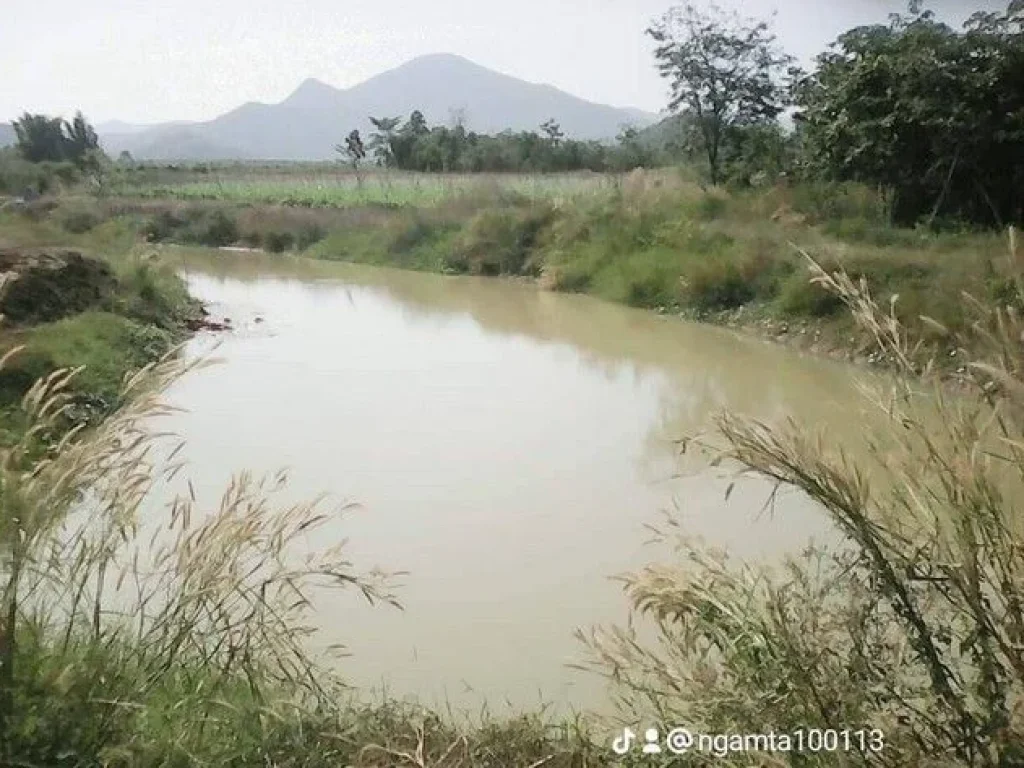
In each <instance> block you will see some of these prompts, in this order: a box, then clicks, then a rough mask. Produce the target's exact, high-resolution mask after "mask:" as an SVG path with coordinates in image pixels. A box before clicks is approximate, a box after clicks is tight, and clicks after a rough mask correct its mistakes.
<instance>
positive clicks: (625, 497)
mask: <svg viewBox="0 0 1024 768" xmlns="http://www.w3.org/2000/svg"><path fill="white" fill-rule="evenodd" d="M175 258H180V259H181V266H182V268H183V270H184V271H185V273H186V274H187V277H188V281H189V284H190V286H191V289H192V291H193V293H194V294H195V295H197V296H198V297H200V298H201V299H203V300H204V301H206V302H207V303H208V304H209V305H210V306H211V308H212V310H213V312H214V314H219V315H226V316H228V317H230V318H231V319H232V321H233V323H234V324H235V326H236V330H234V331H233V332H230V333H227V334H216V335H211V334H201V335H200V336H199V337H198V338H197V339H195V340H194V341H193V342H192V344H191V347H190V352H191V353H194V354H200V353H203V352H205V351H207V350H208V349H209V347H210V345H211V344H212V343H213V342H214V341H219V348H218V349H217V352H216V354H217V356H218V357H220V358H222V359H223V361H224V362H223V364H221V365H219V366H215V367H212V368H207V369H204V370H202V371H198V372H196V373H194V374H192V375H190V376H189V377H187V378H186V379H184V380H182V381H181V382H179V383H178V384H176V385H175V386H174V387H173V388H172V389H171V391H170V392H169V393H168V398H169V400H170V401H171V402H172V403H174V404H175V405H179V406H182V407H183V408H185V409H187V412H186V413H183V414H182V415H180V416H178V417H175V419H174V423H173V425H172V427H173V428H174V429H175V430H176V431H177V432H178V433H179V434H181V435H182V436H183V437H184V438H185V439H186V440H187V441H188V448H187V451H186V453H187V457H188V458H189V460H190V471H189V473H188V474H189V476H190V477H191V479H192V482H193V485H194V486H195V488H196V490H197V492H198V493H199V494H200V496H201V497H203V498H205V499H216V498H217V497H218V496H219V493H220V491H221V490H222V489H223V487H224V486H225V484H226V483H227V481H228V479H229V478H230V476H231V474H232V473H233V472H235V471H237V470H240V469H243V468H247V469H250V470H253V471H255V472H262V471H273V470H276V469H278V468H280V467H282V466H287V467H290V468H291V478H292V486H291V492H292V493H293V494H295V495H298V496H309V497H311V496H315V495H317V494H318V493H320V492H322V491H326V492H329V493H330V494H332V496H333V498H335V499H337V500H351V501H355V502H358V503H359V504H360V505H361V509H360V510H359V511H358V512H355V513H353V514H352V515H350V516H348V517H346V518H344V519H341V520H338V521H336V522H335V523H332V525H331V527H330V528H329V530H328V534H327V536H325V538H324V541H323V542H322V543H328V539H331V538H333V537H337V538H342V537H347V538H348V539H350V545H349V554H350V556H351V559H352V560H354V561H355V563H356V564H357V565H361V566H367V567H368V566H374V565H379V566H381V567H383V568H385V569H388V570H405V571H408V572H409V575H408V576H407V577H406V578H405V579H404V586H403V588H402V589H401V591H400V599H401V601H402V602H403V603H404V606H405V610H404V611H401V612H400V611H397V610H393V609H390V608H379V607H378V608H369V607H367V606H365V605H364V604H362V603H360V602H359V601H358V600H357V599H356V598H355V597H352V596H339V597H337V598H332V599H329V600H327V601H323V602H321V604H320V605H318V611H319V616H320V617H322V618H321V620H320V624H321V626H322V627H323V638H322V642H325V643H327V642H342V643H345V644H346V645H347V646H348V647H349V649H350V650H351V652H352V654H353V656H352V657H351V658H350V659H347V660H345V661H344V662H343V667H342V671H343V672H344V674H345V675H346V676H347V677H348V678H349V679H350V680H351V681H352V682H353V683H356V684H358V685H361V686H365V687H371V688H380V687H387V689H388V690H389V691H390V692H391V693H392V694H398V695H407V694H408V695H415V696H418V697H419V698H421V699H423V700H426V701H428V702H435V701H438V700H445V699H447V700H449V701H451V702H452V703H454V704H456V705H459V706H462V705H466V706H475V705H476V704H478V703H479V702H480V701H481V700H482V699H486V700H487V701H489V702H490V703H491V704H492V705H495V704H500V703H502V702H505V701H508V702H511V703H512V704H513V705H514V706H517V707H518V706H530V705H533V704H536V703H537V702H538V700H540V699H543V700H545V701H549V702H553V703H555V704H556V705H561V706H571V707H587V706H599V702H600V700H601V688H600V684H599V681H597V680H595V679H593V678H591V677H589V676H587V675H584V674H582V673H579V672H576V671H574V670H572V669H570V668H569V667H568V666H567V664H568V663H570V662H573V661H574V660H577V659H578V658H579V655H580V653H579V651H580V649H579V647H578V646H577V643H576V641H575V640H574V639H573V636H572V634H573V630H574V629H575V628H577V627H587V626H590V625H592V624H595V623H607V622H614V621H621V620H623V619H624V618H625V616H626V603H625V601H624V598H623V596H622V594H621V591H620V589H619V587H618V586H617V585H616V584H615V583H614V582H612V581H611V580H610V579H609V577H610V576H613V575H615V574H617V573H620V572H622V571H625V570H629V569H631V568H635V567H637V566H640V565H643V564H644V563H646V562H650V561H651V560H652V559H653V558H655V557H657V556H658V555H659V554H662V553H660V552H658V551H656V550H653V549H651V548H650V547H649V546H645V541H646V540H647V539H648V538H649V537H648V534H647V532H646V530H645V528H644V526H645V524H648V523H652V522H657V521H658V520H659V518H660V515H661V512H662V511H664V510H668V509H673V508H677V509H678V512H679V514H680V515H681V516H682V519H683V520H684V521H685V525H686V527H687V528H688V530H690V531H692V532H693V533H694V534H698V535H701V536H703V537H705V538H706V539H707V540H708V541H709V542H710V543H712V544H715V545H719V546H723V547H726V548H728V549H729V550H730V552H732V553H734V554H735V555H737V556H738V557H743V558H766V559H774V558H778V557H779V556H780V555H781V554H783V553H786V552H792V551H795V550H796V549H798V548H800V547H802V546H803V545H804V544H806V543H807V541H808V539H810V538H812V537H815V538H818V539H819V540H820V539H821V538H826V537H828V535H829V532H828V529H827V527H826V525H825V524H824V521H823V519H822V517H821V515H820V514H819V513H818V512H817V511H816V510H814V509H813V508H811V506H810V505H809V504H808V503H806V502H805V501H803V500H802V499H800V498H798V497H795V496H793V495H789V496H786V497H784V499H783V501H782V502H781V503H780V505H779V510H778V512H777V513H776V515H775V516H774V517H771V516H765V515H760V516H759V515H758V514H757V511H758V510H759V509H760V507H761V505H762V503H763V502H764V501H765V498H766V495H767V490H768V489H767V487H766V486H765V485H764V484H762V483H760V482H757V481H753V480H750V481H745V482H743V483H741V484H740V485H739V486H738V487H737V489H736V491H735V492H734V493H733V494H732V495H731V496H730V498H729V500H728V501H726V500H725V499H724V498H723V496H724V490H725V488H726V486H727V485H728V483H729V482H730V480H731V478H730V477H729V476H728V475H726V474H725V473H723V471H722V470H711V469H708V468H701V467H700V466H699V465H694V464H692V463H691V465H690V466H689V467H688V468H685V469H687V470H688V471H687V472H685V473H684V475H683V476H679V475H680V470H681V469H683V468H682V467H681V464H680V461H679V459H678V457H677V455H676V453H677V451H676V447H675V445H674V443H673V439H674V438H678V437H681V436H684V435H687V434H692V433H693V432H694V431H696V430H698V429H700V428H701V427H702V426H705V425H706V424H707V420H708V417H709V416H711V415H712V414H713V413H714V412H715V411H717V410H718V409H720V408H722V407H729V408H732V409H735V410H738V411H741V412H744V413H747V414H750V415H754V416H758V417H760V418H763V419H768V420H773V419H778V418H781V417H783V416H786V415H792V416H793V417H795V418H797V419H798V420H801V421H803V422H806V423H808V424H809V425H817V424H822V423H825V424H827V425H828V427H829V430H830V434H831V435H834V436H835V439H837V440H838V439H842V438H843V436H844V435H845V436H852V435H855V434H856V433H857V431H858V429H859V424H860V415H859V413H860V410H859V409H860V408H861V400H860V397H859V396H858V395H857V394H856V392H855V389H854V382H853V380H852V376H851V372H850V370H849V369H848V368H846V367H843V366H839V365H835V364H830V363H826V362H822V361H819V360H814V359H809V358H805V357H801V356H799V355H797V354H795V353H792V352H790V351H788V350H785V349H782V348H778V347H776V346H772V345H769V344H766V343H763V342H760V341H756V340H752V339H748V338H743V337H739V336H737V335H735V334H732V333H730V332H727V331H724V330H721V329H715V328H710V327H705V326H700V325H695V324H688V323H683V322H680V321H678V320H675V319H669V318H661V317H658V316H656V315H655V314H653V313H649V312H643V311H636V310H631V309H628V308H624V307H620V306H615V305H611V304H606V303H602V302H600V301H596V300H593V299H590V298H586V297H580V296H569V295H561V294H554V293H547V292H542V291H538V290H536V289H535V288H533V287H531V286H528V285H520V284H515V283H512V282H507V281H502V280H488V279H466V278H445V277H440V276H436V275H426V274H418V273H410V272H401V271H392V270H383V269H374V268H363V267H356V266H351V265H340V264H328V263H323V262H310V261H304V260H299V259H287V258H283V257H264V256H260V255H254V254H228V253H223V252H220V253H217V252H179V253H178V254H177V255H176V256H175ZM257 318H259V320H257Z"/></svg>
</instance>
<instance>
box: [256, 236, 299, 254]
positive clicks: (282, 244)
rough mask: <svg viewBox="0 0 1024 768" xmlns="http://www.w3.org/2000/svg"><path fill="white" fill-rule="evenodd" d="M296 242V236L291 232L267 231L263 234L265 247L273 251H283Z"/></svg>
mask: <svg viewBox="0 0 1024 768" xmlns="http://www.w3.org/2000/svg"><path fill="white" fill-rule="evenodd" d="M294 242H295V236H294V235H292V233H291V232H266V233H264V235H263V247H264V248H265V249H266V250H268V251H270V252H271V253H283V252H284V251H287V250H288V249H289V248H291V247H292V244H293V243H294Z"/></svg>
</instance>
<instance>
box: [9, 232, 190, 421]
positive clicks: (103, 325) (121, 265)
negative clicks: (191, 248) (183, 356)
mask: <svg viewBox="0 0 1024 768" xmlns="http://www.w3.org/2000/svg"><path fill="white" fill-rule="evenodd" d="M135 238H136V235H135V232H134V230H133V229H132V228H131V227H129V226H126V225H125V223H123V222H118V221H107V222H103V223H101V224H100V225H98V226H96V227H95V228H92V229H91V230H90V231H88V232H84V233H79V234H74V233H71V232H68V231H67V230H66V229H64V228H63V227H62V226H61V224H60V222H59V221H58V220H57V219H52V218H44V219H42V220H33V219H30V218H26V217H24V216H20V215H10V214H8V215H3V216H0V246H4V247H32V248H39V249H44V250H45V249H46V248H47V247H50V246H54V247H58V246H59V247H72V248H75V249H78V250H81V251H82V252H83V253H84V254H85V255H87V256H92V257H95V258H98V259H102V260H104V261H106V262H107V263H108V264H109V265H110V267H111V268H112V271H113V276H114V280H115V284H114V289H113V292H112V293H111V294H110V295H109V296H106V297H104V298H103V299H102V301H100V302H98V303H97V304H96V305H95V306H92V307H90V308H88V309H87V310H86V311H82V312H74V313H71V314H69V315H68V316H66V317H61V318H58V319H54V320H52V321H49V322H42V323H37V324H27V325H14V326H12V325H8V326H7V327H4V328H3V329H0V350H7V349H10V348H12V347H15V346H21V345H23V346H25V348H26V349H25V350H24V351H22V352H21V353H19V354H18V355H17V356H16V357H15V358H14V359H13V360H11V361H10V362H9V363H8V365H7V367H6V368H5V369H4V370H3V372H2V373H0V413H3V415H4V418H3V419H2V420H0V421H2V424H3V428H4V429H7V430H9V429H16V428H17V426H16V422H17V417H16V416H15V414H14V411H15V406H16V404H17V402H18V400H19V399H20V397H21V395H22V394H23V393H24V392H25V391H27V389H28V387H29V386H31V384H32V382H33V381H35V380H36V379H37V378H38V377H40V376H44V375H46V374H48V373H49V372H51V371H53V370H56V369H58V368H73V367H79V366H83V367H84V370H83V371H82V372H81V373H80V374H79V375H78V376H77V377H76V379H75V384H74V388H73V389H74V392H75V394H76V400H77V403H78V405H79V406H80V409H81V410H80V413H79V415H82V416H86V417H89V418H92V417H97V416H100V415H102V414H104V413H107V412H109V411H110V409H111V408H113V407H115V406H116V405H117V404H118V402H119V393H120V389H121V383H122V381H123V380H124V377H125V375H126V374H129V373H131V372H132V371H135V370H138V369H139V368H141V367H143V366H144V365H146V364H147V363H150V362H152V361H154V360H156V359H158V358H159V357H161V356H162V355H164V354H165V353H166V352H168V351H169V350H170V349H171V348H172V347H173V346H174V345H175V344H176V343H178V342H180V341H181V340H183V339H184V338H185V335H186V325H187V322H188V321H189V320H191V319H192V318H194V317H195V316H196V315H197V313H198V310H199V307H198V305H197V304H196V302H194V301H193V300H192V299H191V298H190V297H189V296H188V292H187V290H186V288H185V286H184V284H183V283H182V282H181V281H180V280H179V279H178V278H177V276H176V275H175V274H174V273H173V272H172V271H171V270H170V269H169V268H166V267H163V266H161V265H160V264H157V263H154V262H151V261H148V260H146V259H143V258H141V257H139V256H138V255H135V254H134V253H133V244H134V242H135Z"/></svg>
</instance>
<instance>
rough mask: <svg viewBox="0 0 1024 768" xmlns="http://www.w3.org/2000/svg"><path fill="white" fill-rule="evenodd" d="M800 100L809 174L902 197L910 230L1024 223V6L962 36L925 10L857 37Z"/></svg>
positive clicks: (974, 20)
mask: <svg viewBox="0 0 1024 768" xmlns="http://www.w3.org/2000/svg"><path fill="white" fill-rule="evenodd" d="M797 101H798V104H799V106H800V108H801V111H800V112H799V113H798V115H797V118H798V120H799V123H800V127H801V130H800V133H801V136H802V140H803V143H804V151H803V157H804V158H805V161H806V163H807V165H808V169H809V170H810V171H812V172H817V173H820V174H822V175H824V176H826V177H829V178H834V179H839V180H855V181H861V182H868V183H872V184H879V185H883V186H885V187H887V188H889V189H891V190H892V192H893V193H894V215H895V216H896V218H897V219H898V220H900V221H904V222H912V221H915V220H918V219H922V218H924V219H926V220H927V221H932V220H934V219H935V217H936V216H938V215H940V214H941V215H945V216H948V217H955V218H965V219H968V220H971V221H975V222H979V223H989V224H997V225H1003V224H1007V223H1010V222H1011V221H1021V219H1022V215H1024V210H1022V199H1024V0H1014V2H1012V3H1011V4H1010V5H1009V6H1008V8H1007V10H1006V12H1004V13H978V14H975V15H974V16H972V17H971V18H970V19H969V20H968V22H967V23H966V24H965V26H964V28H963V30H961V31H957V30H955V29H953V28H951V27H949V26H947V25H945V24H942V23H940V22H938V21H937V20H936V19H935V17H934V16H933V14H932V13H930V12H928V11H925V10H922V9H921V7H920V5H919V4H917V3H912V4H911V6H910V10H909V13H908V14H903V15H900V14H896V15H893V16H892V17H891V18H890V23H889V24H887V25H874V26H867V27H859V28H856V29H852V30H850V31H848V32H846V33H845V34H843V35H841V36H840V37H839V38H838V39H837V40H836V41H835V43H833V44H832V46H831V47H830V50H829V51H828V52H826V53H824V54H822V55H821V56H819V57H818V59H817V67H816V69H815V71H814V72H813V73H812V74H810V75H809V76H807V77H806V78H805V79H804V80H803V81H802V82H801V83H800V84H799V85H798V88H797Z"/></svg>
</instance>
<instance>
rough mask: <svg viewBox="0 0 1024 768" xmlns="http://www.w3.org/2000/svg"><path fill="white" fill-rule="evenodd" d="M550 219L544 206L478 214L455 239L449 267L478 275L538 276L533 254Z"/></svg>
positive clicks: (500, 209)
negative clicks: (453, 265) (459, 268)
mask: <svg viewBox="0 0 1024 768" xmlns="http://www.w3.org/2000/svg"><path fill="white" fill-rule="evenodd" d="M550 218H551V211H550V209H548V208H547V207H544V206H537V207H511V208H504V207H503V208H487V209H485V210H483V211H480V212H479V213H477V214H476V215H475V216H474V217H473V218H472V219H471V220H470V222H469V223H468V224H467V226H466V228H465V229H464V230H463V231H462V232H461V233H460V234H459V236H458V237H457V238H456V240H455V245H454V251H455V253H454V254H453V257H452V259H451V263H452V264H461V265H464V267H465V269H466V270H467V271H470V272H474V273H476V274H481V275H498V274H525V273H532V274H538V273H539V271H540V265H539V264H538V263H536V262H535V261H534V260H533V259H532V256H533V253H532V251H533V247H534V245H535V244H536V242H537V237H538V234H539V233H540V231H541V228H542V227H543V226H544V225H545V224H546V223H547V222H548V221H549V220H550Z"/></svg>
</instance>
